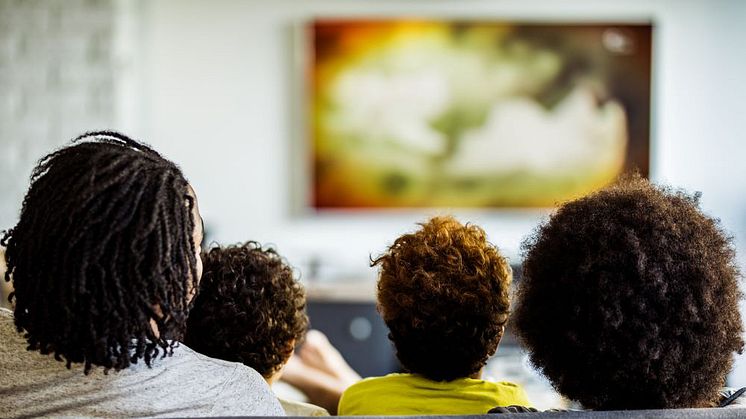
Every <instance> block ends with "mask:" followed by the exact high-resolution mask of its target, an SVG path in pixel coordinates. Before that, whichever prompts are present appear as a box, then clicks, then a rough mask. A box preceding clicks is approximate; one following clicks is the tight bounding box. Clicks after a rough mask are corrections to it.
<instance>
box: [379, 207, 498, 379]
mask: <svg viewBox="0 0 746 419" xmlns="http://www.w3.org/2000/svg"><path fill="white" fill-rule="evenodd" d="M421 226H422V228H421V229H420V230H419V231H417V232H415V233H410V234H405V235H403V236H401V237H399V238H398V239H396V241H395V242H394V244H393V245H392V246H391V247H389V248H388V251H387V252H386V253H384V254H383V255H382V256H380V257H378V258H377V259H375V260H372V261H371V266H377V265H378V266H380V277H379V281H378V308H379V311H380V312H381V315H382V317H383V320H384V321H385V322H386V325H387V326H388V328H389V330H390V333H389V338H390V339H391V340H392V342H393V343H394V346H395V347H396V354H397V357H398V358H399V361H400V362H401V364H402V366H403V367H404V368H405V369H406V370H408V371H409V372H412V373H416V374H421V375H423V376H425V377H427V378H429V379H431V380H435V381H450V380H454V379H457V378H463V377H469V376H472V375H474V374H476V373H478V372H479V370H480V369H481V368H482V367H483V366H484V364H485V363H486V362H487V359H488V358H489V357H490V356H491V355H492V354H493V353H494V352H495V350H496V349H497V344H498V343H499V342H500V338H501V337H502V334H503V331H504V326H505V323H506V322H507V320H508V311H509V308H510V283H511V280H512V275H511V270H510V265H509V264H508V262H507V261H506V259H505V258H503V257H502V256H501V255H500V254H499V253H498V251H497V249H496V248H495V247H494V246H493V245H491V244H490V243H488V242H487V238H486V235H485V233H484V231H483V230H482V229H481V228H479V227H477V226H475V225H469V224H467V225H462V224H461V223H459V222H458V221H456V219H454V218H453V217H450V216H446V217H435V218H433V219H431V220H430V221H428V222H427V223H423V224H421Z"/></svg>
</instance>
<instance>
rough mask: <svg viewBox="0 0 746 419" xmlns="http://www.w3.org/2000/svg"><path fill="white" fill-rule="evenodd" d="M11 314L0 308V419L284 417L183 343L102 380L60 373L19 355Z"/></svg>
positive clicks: (258, 387)
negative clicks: (46, 418)
mask: <svg viewBox="0 0 746 419" xmlns="http://www.w3.org/2000/svg"><path fill="white" fill-rule="evenodd" d="M26 346H27V343H26V340H25V339H24V338H23V336H22V335H20V334H19V333H18V332H17V331H16V329H15V325H14V324H13V315H12V313H11V312H10V311H8V310H6V309H0V417H36V416H57V417H60V416H76V417H81V416H89V417H91V416H93V417H126V416H137V417H143V416H171V417H173V416H182V417H183V416H238V415H246V416H284V415H285V413H284V411H283V410H282V407H281V406H280V403H279V402H278V401H277V398H276V397H275V396H274V395H273V393H272V391H271V390H270V388H269V386H268V385H267V383H266V382H265V381H264V379H263V378H262V376H261V375H259V373H257V372H256V371H254V370H253V369H251V368H249V367H247V366H245V365H243V364H239V363H235V362H226V361H222V360H218V359H213V358H210V357H207V356H204V355H201V354H199V353H197V352H194V351H193V350H191V349H189V348H188V347H186V346H185V345H183V344H182V345H180V346H178V347H177V348H174V354H173V356H171V357H166V358H163V359H161V358H160V357H158V359H157V360H155V361H153V362H152V363H151V364H152V368H149V367H148V366H147V365H145V362H144V361H142V360H140V361H139V362H138V363H137V364H135V365H132V366H130V368H128V369H126V370H123V371H119V372H116V371H114V370H111V371H109V373H108V375H104V373H103V369H101V368H97V369H93V370H92V371H91V372H90V373H89V374H88V375H85V374H83V367H82V365H80V364H73V368H72V369H67V368H66V367H65V363H64V362H60V361H56V360H55V359H54V357H53V356H51V355H42V354H40V353H39V352H31V351H27V350H26Z"/></svg>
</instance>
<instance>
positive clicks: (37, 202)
mask: <svg viewBox="0 0 746 419" xmlns="http://www.w3.org/2000/svg"><path fill="white" fill-rule="evenodd" d="M83 140H85V141H83ZM194 205H195V201H194V197H193V195H190V194H189V185H188V183H187V180H186V179H185V178H184V175H183V174H182V172H181V170H180V169H179V167H177V166H176V165H175V164H174V163H172V162H170V161H168V160H166V159H165V158H163V157H162V156H161V155H160V154H158V153H157V152H156V151H155V150H153V149H152V148H150V147H149V146H147V145H144V144H141V143H139V142H137V141H135V140H132V139H131V138H129V137H127V136H125V135H122V134H120V133H117V132H111V131H98V132H90V133H86V134H83V135H81V136H79V137H77V138H75V139H74V140H73V141H72V144H70V145H69V146H67V147H64V148H61V149H59V150H57V151H55V152H53V153H51V154H49V155H47V156H46V157H43V158H42V159H41V160H40V161H39V162H38V164H37V166H36V168H34V170H33V172H32V174H31V186H30V187H29V190H28V192H27V194H26V197H25V198H24V200H23V207H22V210H21V214H20V219H19V221H18V224H17V225H16V226H15V227H14V228H12V229H10V230H8V231H6V232H4V234H3V237H2V240H0V243H1V244H2V245H4V246H7V249H6V258H7V265H8V270H7V272H6V274H5V280H6V281H11V279H12V281H13V286H14V292H13V293H12V294H11V295H10V297H9V301H11V302H13V300H15V312H14V315H15V325H16V328H17V329H18V332H19V333H21V332H25V338H26V339H27V341H28V345H29V346H28V350H34V351H39V352H41V353H42V354H54V357H55V359H57V360H58V361H63V359H64V361H65V362H66V366H67V368H71V364H72V363H83V364H84V365H85V367H84V372H85V373H86V374H88V372H89V371H90V370H91V367H92V365H97V366H101V367H104V369H105V371H108V370H110V369H112V368H113V369H114V370H121V369H125V368H127V367H128V366H129V365H130V364H132V363H137V361H138V360H139V359H141V358H143V359H144V360H145V363H146V364H147V365H148V366H150V364H151V361H152V360H153V359H154V358H155V357H156V356H157V355H158V353H159V349H158V348H159V347H160V348H161V349H162V350H163V357H165V356H166V355H170V354H172V351H173V345H174V341H170V340H167V338H172V337H174V336H178V335H180V334H181V333H182V332H183V330H184V329H185V326H186V318H187V314H188V302H189V299H190V294H193V293H194V292H195V291H196V289H197V282H198V281H199V278H198V273H197V260H196V255H195V251H196V248H195V244H194V243H193V239H192V235H193V232H194V226H195V220H194V219H193V216H192V210H193V208H194ZM151 321H154V322H155V323H156V325H157V328H158V332H157V333H156V332H155V331H154V330H153V328H152V326H151Z"/></svg>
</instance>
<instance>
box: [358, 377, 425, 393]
mask: <svg viewBox="0 0 746 419" xmlns="http://www.w3.org/2000/svg"><path fill="white" fill-rule="evenodd" d="M413 377H414V376H413V375H412V374H400V373H393V374H388V375H383V376H380V377H368V378H363V379H362V380H360V381H358V382H357V383H355V384H353V385H351V386H349V387H348V388H347V390H348V391H349V390H352V391H353V392H354V391H356V390H364V389H370V388H378V387H383V386H386V387H389V386H393V385H397V384H400V385H401V384H406V383H408V382H410V381H412V380H413V379H415V378H413Z"/></svg>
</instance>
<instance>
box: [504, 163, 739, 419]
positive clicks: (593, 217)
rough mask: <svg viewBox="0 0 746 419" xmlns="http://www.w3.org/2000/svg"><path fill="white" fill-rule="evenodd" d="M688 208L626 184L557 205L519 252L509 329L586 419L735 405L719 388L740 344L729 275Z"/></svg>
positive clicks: (726, 243) (722, 254) (716, 235)
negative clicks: (595, 413) (607, 413)
mask: <svg viewBox="0 0 746 419" xmlns="http://www.w3.org/2000/svg"><path fill="white" fill-rule="evenodd" d="M698 198H699V197H698V195H695V196H694V197H692V196H689V195H687V194H685V193H684V192H681V191H675V190H671V189H668V188H664V187H659V186H655V185H652V184H651V183H650V182H648V181H647V180H645V179H642V178H640V177H639V176H632V177H628V178H626V179H624V180H622V181H621V182H620V183H619V184H617V185H614V186H611V187H608V188H607V189H604V190H601V191H599V192H596V193H594V194H591V195H589V196H586V197H584V198H580V199H578V200H575V201H572V202H569V203H567V204H565V205H563V206H562V207H560V208H559V210H558V211H557V212H556V213H555V214H554V215H553V216H552V217H551V219H550V220H549V221H548V222H547V223H546V224H544V225H542V226H540V228H538V230H536V232H535V233H534V234H533V236H532V237H530V238H529V239H528V240H527V241H526V242H525V243H524V250H525V252H526V253H525V260H524V262H523V276H522V280H521V282H520V284H519V291H518V296H517V308H516V311H515V314H514V318H513V322H514V323H513V324H514V325H515V328H516V332H517V334H518V336H519V338H520V340H521V342H522V343H523V345H524V346H525V347H526V349H527V350H528V352H529V355H530V359H531V362H532V363H533V365H535V366H536V367H537V368H538V369H539V370H540V371H541V372H542V373H543V374H544V375H545V376H546V377H547V378H549V379H550V380H551V381H552V383H553V384H554V387H555V388H556V389H557V390H558V391H559V392H561V393H562V394H563V395H564V396H566V397H568V398H569V399H572V400H575V401H577V402H579V403H580V404H581V405H582V406H583V407H584V408H588V409H597V410H617V409H664V408H687V407H708V406H718V405H726V404H731V403H733V401H734V400H735V399H737V398H738V396H739V394H732V393H731V394H730V395H729V396H730V397H725V396H726V394H721V393H719V389H720V388H721V386H723V385H724V383H725V378H726V375H727V374H728V372H729V371H730V369H731V366H732V363H733V354H734V352H737V353H740V352H741V351H742V349H743V345H744V342H743V339H742V338H741V333H742V332H743V327H742V323H741V316H740V314H739V310H738V308H739V307H738V305H739V304H738V303H739V299H740V298H741V293H740V292H739V289H738V281H739V276H740V274H739V271H738V268H737V266H736V262H735V255H734V249H733V247H732V246H731V243H730V239H729V238H728V236H727V235H726V234H725V233H724V232H723V230H722V229H721V227H720V225H719V223H718V221H717V220H714V219H712V218H710V217H707V216H706V215H704V214H703V213H702V212H701V211H700V209H699V208H698ZM741 393H743V391H741ZM741 400H742V399H741ZM738 401H739V400H736V403H738Z"/></svg>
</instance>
